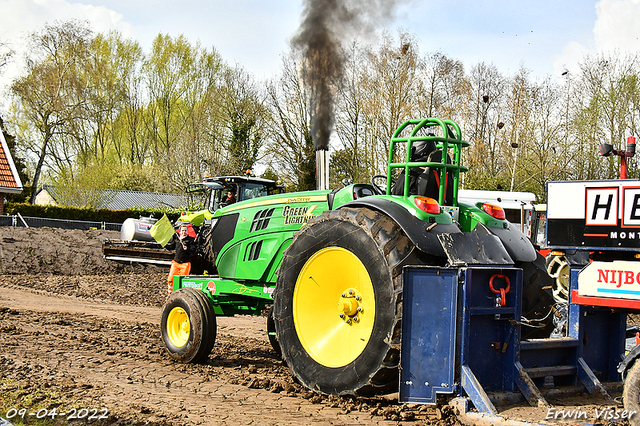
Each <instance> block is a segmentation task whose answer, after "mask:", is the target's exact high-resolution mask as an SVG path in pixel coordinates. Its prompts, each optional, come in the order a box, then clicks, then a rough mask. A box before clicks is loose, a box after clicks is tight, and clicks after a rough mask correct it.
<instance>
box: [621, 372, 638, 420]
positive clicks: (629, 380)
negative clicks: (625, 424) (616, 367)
mask: <svg viewBox="0 0 640 426" xmlns="http://www.w3.org/2000/svg"><path fill="white" fill-rule="evenodd" d="M622 402H623V403H624V408H625V409H626V410H627V411H628V412H631V411H635V414H634V415H633V416H631V418H630V419H629V424H631V425H632V426H640V362H635V363H634V364H633V366H632V367H631V368H630V369H629V370H627V374H626V377H625V379H624V389H623V391H622Z"/></svg>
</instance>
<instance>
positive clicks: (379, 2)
mask: <svg viewBox="0 0 640 426" xmlns="http://www.w3.org/2000/svg"><path fill="white" fill-rule="evenodd" d="M304 1H305V6H304V11H303V17H302V22H301V24H300V28H299V29H298V33H297V34H296V36H295V37H294V38H293V46H294V47H295V48H296V49H298V50H300V51H301V52H302V56H303V61H302V77H303V81H304V84H305V86H306V87H307V89H308V90H309V91H310V95H311V105H310V106H311V135H312V137H313V141H314V144H315V146H316V150H320V149H325V150H326V149H328V148H329V137H330V136H331V131H332V130H333V123H334V97H335V92H336V90H337V88H338V86H339V84H340V79H341V77H342V73H343V58H342V53H341V48H340V47H341V42H342V41H344V40H345V39H346V38H348V37H356V36H360V37H362V36H364V37H367V36H368V35H369V34H370V33H372V32H373V31H374V30H375V29H376V28H377V27H378V26H379V25H381V24H382V23H384V22H386V21H389V20H392V19H393V16H394V10H395V7H396V5H397V4H398V3H401V2H403V0H393V1H392V0H369V1H367V0H304Z"/></svg>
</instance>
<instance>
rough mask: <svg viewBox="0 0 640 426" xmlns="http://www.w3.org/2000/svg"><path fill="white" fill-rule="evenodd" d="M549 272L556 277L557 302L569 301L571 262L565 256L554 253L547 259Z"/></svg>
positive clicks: (555, 291)
mask: <svg viewBox="0 0 640 426" xmlns="http://www.w3.org/2000/svg"><path fill="white" fill-rule="evenodd" d="M545 263H546V265H547V273H548V274H549V276H550V277H551V278H553V279H554V283H553V297H554V299H555V300H556V301H557V302H560V303H566V302H568V301H569V263H568V262H567V258H566V257H565V256H556V255H552V256H549V257H547V259H546V261H545Z"/></svg>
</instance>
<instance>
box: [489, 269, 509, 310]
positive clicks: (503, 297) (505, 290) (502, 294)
mask: <svg viewBox="0 0 640 426" xmlns="http://www.w3.org/2000/svg"><path fill="white" fill-rule="evenodd" d="M495 278H502V279H503V280H505V281H506V282H507V288H500V289H498V290H496V289H495V288H494V287H493V280H494V279H495ZM489 288H490V289H491V291H492V292H494V293H495V294H499V295H500V306H504V305H506V304H507V293H509V290H511V281H509V277H507V276H506V275H502V274H495V275H492V276H491V278H490V279H489Z"/></svg>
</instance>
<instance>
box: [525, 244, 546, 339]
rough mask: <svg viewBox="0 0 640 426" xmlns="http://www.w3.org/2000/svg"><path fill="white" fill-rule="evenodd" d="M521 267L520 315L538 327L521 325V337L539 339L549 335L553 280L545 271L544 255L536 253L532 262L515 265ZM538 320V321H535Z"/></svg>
mask: <svg viewBox="0 0 640 426" xmlns="http://www.w3.org/2000/svg"><path fill="white" fill-rule="evenodd" d="M516 266H517V267H519V268H522V273H523V276H522V289H523V292H522V316H523V317H525V318H527V319H528V320H533V323H535V324H536V325H537V326H538V328H531V327H527V326H522V328H521V330H522V338H523V339H540V338H546V337H549V336H550V335H551V332H552V331H553V326H554V324H553V318H554V315H553V314H550V313H549V312H550V311H551V309H552V308H553V306H554V304H555V300H554V297H553V293H552V288H553V285H554V280H553V278H551V277H550V276H549V275H548V274H547V271H546V268H545V261H544V257H542V256H541V255H540V253H538V254H537V258H536V260H535V261H534V262H527V263H522V264H518V265H516ZM537 320H540V321H537Z"/></svg>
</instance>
